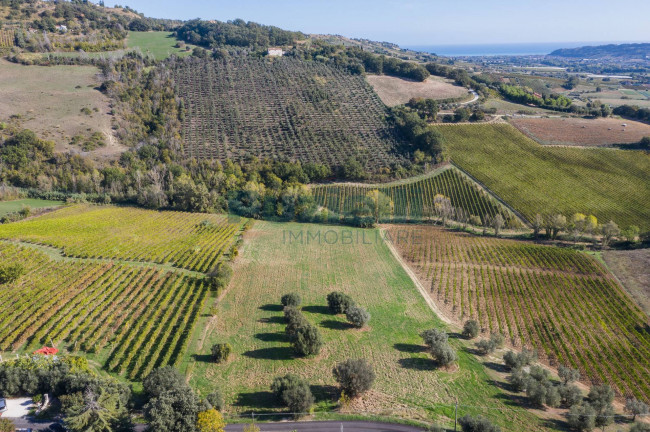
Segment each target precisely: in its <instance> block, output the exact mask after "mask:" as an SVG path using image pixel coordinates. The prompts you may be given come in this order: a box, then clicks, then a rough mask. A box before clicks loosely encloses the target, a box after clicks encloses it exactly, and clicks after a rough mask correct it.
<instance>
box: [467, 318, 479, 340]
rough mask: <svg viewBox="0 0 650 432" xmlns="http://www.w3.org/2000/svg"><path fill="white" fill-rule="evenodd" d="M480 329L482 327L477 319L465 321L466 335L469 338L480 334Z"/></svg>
mask: <svg viewBox="0 0 650 432" xmlns="http://www.w3.org/2000/svg"><path fill="white" fill-rule="evenodd" d="M480 331H481V329H480V327H479V325H478V322H476V321H475V320H469V321H465V325H464V326H463V336H464V337H466V338H467V339H474V338H475V337H476V336H478V334H479V332H480Z"/></svg>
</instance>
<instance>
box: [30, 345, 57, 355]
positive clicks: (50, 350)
mask: <svg viewBox="0 0 650 432" xmlns="http://www.w3.org/2000/svg"><path fill="white" fill-rule="evenodd" d="M58 352H59V350H58V349H57V348H53V347H43V348H41V349H37V350H36V351H34V354H43V355H54V354H56V353H58Z"/></svg>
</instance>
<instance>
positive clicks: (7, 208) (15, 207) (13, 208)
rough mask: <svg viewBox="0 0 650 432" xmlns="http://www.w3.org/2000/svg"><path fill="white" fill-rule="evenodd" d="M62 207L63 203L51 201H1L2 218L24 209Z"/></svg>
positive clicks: (0, 211) (26, 199) (31, 199)
mask: <svg viewBox="0 0 650 432" xmlns="http://www.w3.org/2000/svg"><path fill="white" fill-rule="evenodd" d="M60 205H63V201H50V200H42V199H33V198H25V199H19V200H13V201H0V217H1V216H4V215H6V214H9V213H14V212H17V211H19V210H21V209H22V208H23V207H30V208H32V209H37V208H44V207H58V206H60Z"/></svg>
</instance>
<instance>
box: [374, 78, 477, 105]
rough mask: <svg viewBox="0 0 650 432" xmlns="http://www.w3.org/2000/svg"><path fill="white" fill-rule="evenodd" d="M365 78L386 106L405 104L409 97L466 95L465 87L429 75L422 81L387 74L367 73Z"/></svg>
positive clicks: (432, 97) (456, 96)
mask: <svg viewBox="0 0 650 432" xmlns="http://www.w3.org/2000/svg"><path fill="white" fill-rule="evenodd" d="M366 79H367V80H368V82H369V83H370V85H371V86H372V88H373V89H375V92H377V95H379V98H380V99H381V100H382V102H384V103H385V104H386V105H388V106H395V105H402V104H405V103H406V102H408V101H409V100H410V99H411V98H429V99H450V98H460V97H463V96H467V95H468V92H467V90H466V89H465V88H463V87H459V86H456V85H453V84H451V83H452V81H451V80H446V79H444V78H440V77H429V78H427V79H426V80H425V81H424V82H417V81H411V80H407V79H403V78H397V77H391V76H387V75H368V76H367V77H366Z"/></svg>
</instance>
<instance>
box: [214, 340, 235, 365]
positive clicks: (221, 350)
mask: <svg viewBox="0 0 650 432" xmlns="http://www.w3.org/2000/svg"><path fill="white" fill-rule="evenodd" d="M211 351H212V360H214V361H215V362H216V363H223V362H225V361H227V360H228V357H230V353H231V352H232V347H231V346H230V344H229V343H218V344H214V345H212V349H211Z"/></svg>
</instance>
